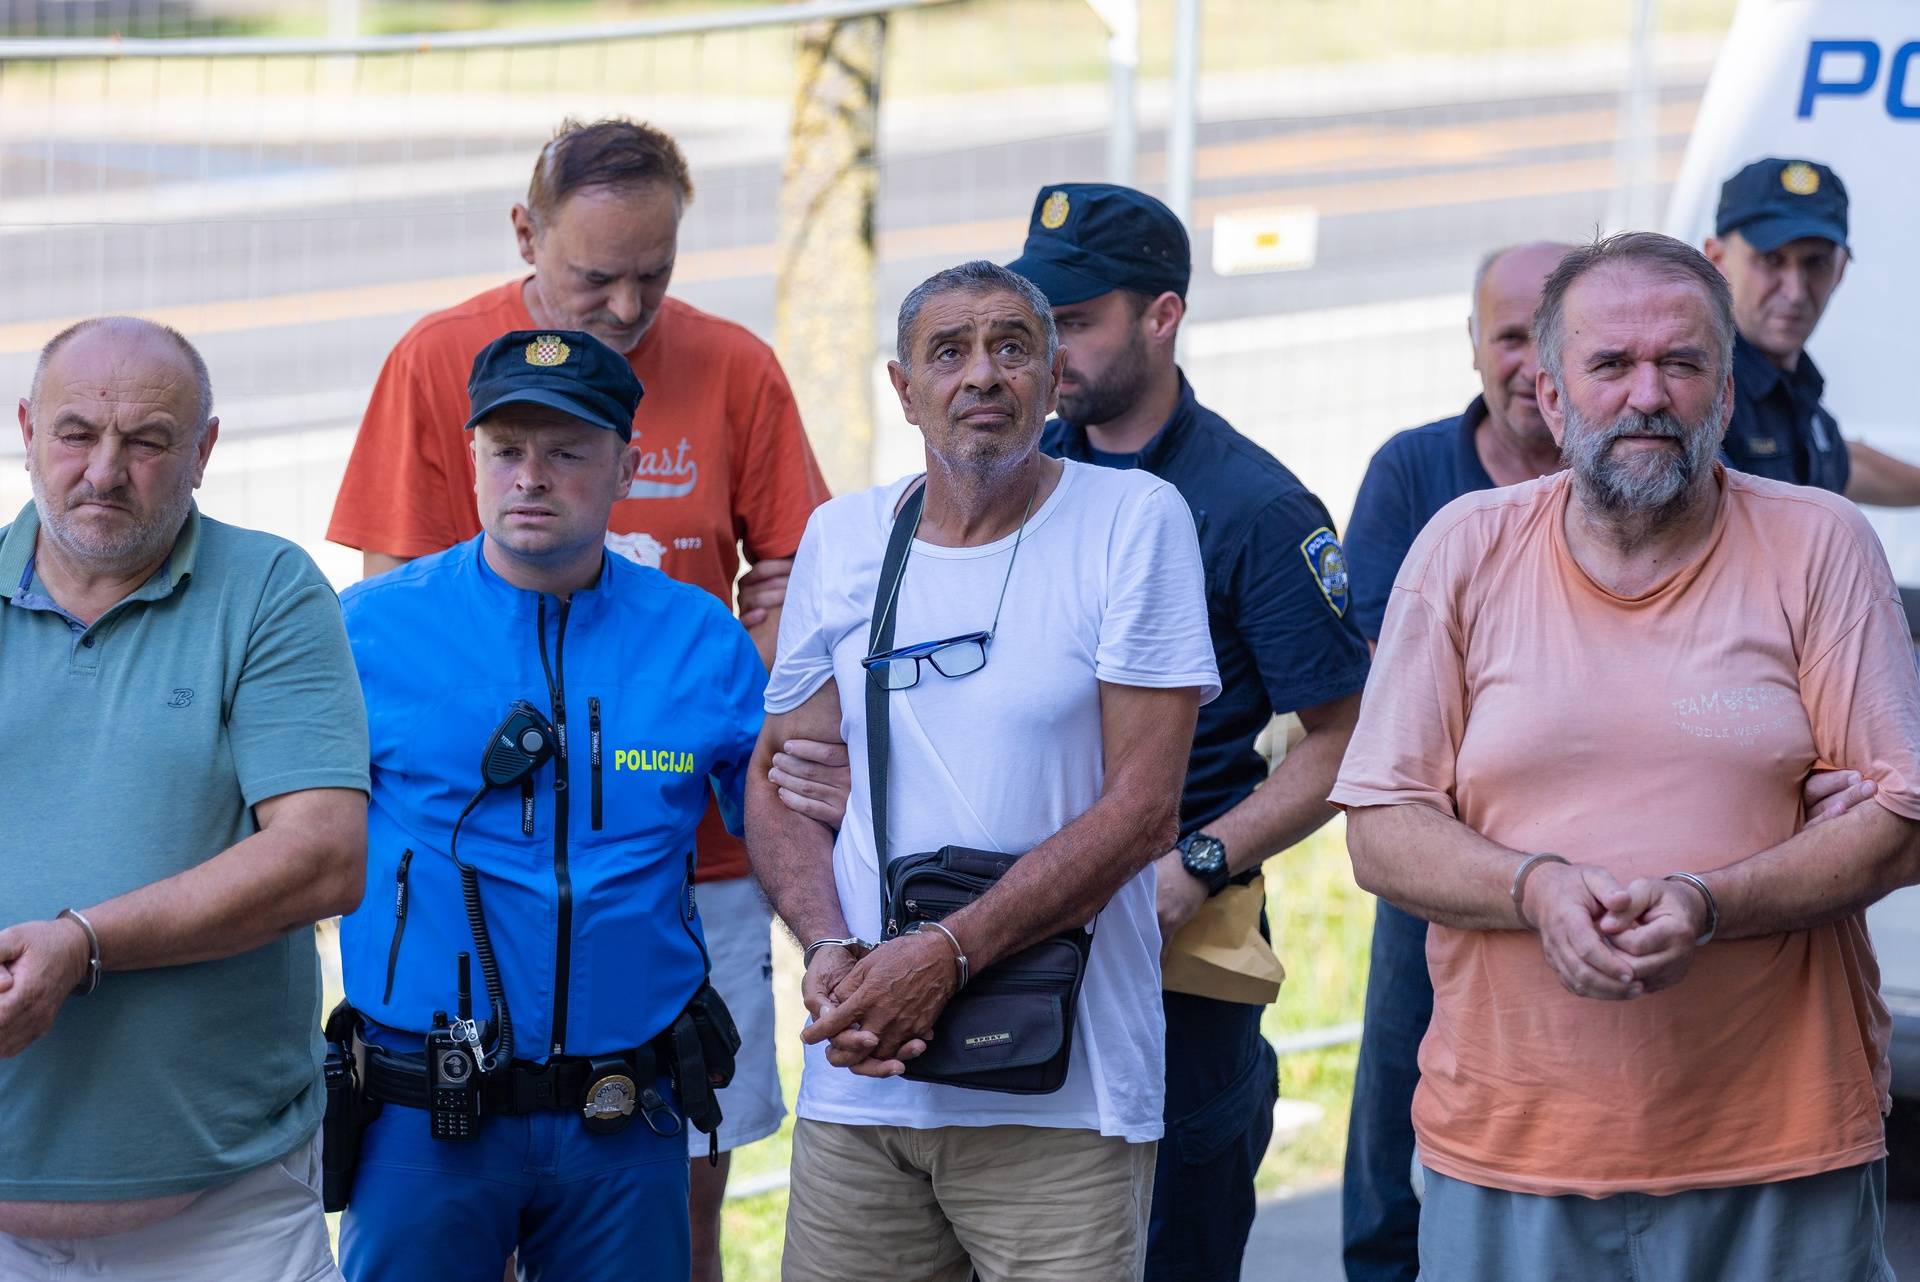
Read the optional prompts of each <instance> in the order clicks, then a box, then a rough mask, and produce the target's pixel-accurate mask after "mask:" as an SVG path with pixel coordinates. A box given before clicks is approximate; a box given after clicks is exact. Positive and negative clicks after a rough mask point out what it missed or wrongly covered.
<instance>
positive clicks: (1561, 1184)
mask: <svg viewBox="0 0 1920 1282" xmlns="http://www.w3.org/2000/svg"><path fill="white" fill-rule="evenodd" d="M1535 330H1536V335H1537V342H1538V346H1539V355H1540V363H1541V372H1540V376H1539V380H1538V389H1539V401H1540V406H1541V409H1542V411H1543V413H1544V414H1545V416H1546V419H1547V422H1548V424H1549V426H1550V427H1551V428H1552V429H1553V432H1554V436H1555V438H1556V439H1557V440H1559V441H1560V443H1561V447H1562V450H1563V452H1564V453H1565V455H1566V457H1567V459H1568V463H1569V467H1568V469H1567V470H1566V471H1564V472H1561V473H1558V474H1556V475H1554V476H1550V477H1545V478H1542V479H1540V480H1537V481H1531V482H1527V483H1525V484H1522V485H1516V486H1511V487H1508V488H1506V489H1501V490H1490V491H1484V492H1480V493H1475V494H1471V495H1468V496H1466V497H1463V498H1461V499H1458V500H1456V501H1455V502H1453V503H1452V504H1449V505H1448V506H1447V507H1446V508H1444V509H1442V510H1441V511H1440V513H1439V514H1438V515H1437V516H1435V517H1434V519H1433V520H1432V521H1431V522H1430V523H1429V524H1428V525H1427V527H1426V529H1425V530H1424V531H1423V532H1422V533H1421V535H1420V537H1419V539H1418V540H1417V541H1416V542H1415V544H1414V546H1413V549H1412V551H1411V552H1410V553H1409V554H1408V556H1407V559H1406V562H1405V564H1404V565H1403V567H1402V569H1401V571H1400V575H1399V578H1398V580H1397V581H1396V582H1395V584H1394V590H1393V599H1392V601H1391V602H1390V604H1389V605H1388V609H1387V616H1386V624H1385V627H1384V629H1383V632H1382V636H1381V641H1380V649H1379V652H1378V655H1377V657H1376V659H1375V666H1374V675H1373V678H1372V680H1371V681H1370V682H1369V683H1368V688H1367V693H1366V699H1365V703H1364V705H1363V707H1362V710H1361V716H1360V724H1359V727H1358V729H1357V730H1356V732H1355V735H1354V738H1353V742H1352V745H1351V747H1350V748H1349V750H1348V753H1347V758H1346V761H1345V763H1344V764H1343V766H1342V769H1341V774H1340V781H1339V783H1338V785H1337V786H1336V787H1335V789H1334V791H1333V795H1332V800H1333V801H1334V802H1335V803H1336V804H1338V805H1340V806H1342V807H1345V808H1346V809H1347V810H1348V812H1349V815H1348V845H1349V847H1350V849H1351V851H1352V854H1353V862H1354V871H1355V875H1356V877H1357V878H1358V879H1359V881H1360V883H1361V884H1362V885H1363V886H1365V887H1366V888H1367V889H1369V890H1372V891H1374V892H1376V893H1377V894H1379V895H1381V896H1382V897H1383V898H1386V899H1389V900H1391V901H1393V902H1394V903H1396V904H1398V905H1400V906H1402V907H1404V908H1406V909H1407V910H1408V911H1411V912H1413V913H1416V914H1417V915H1419V916H1422V917H1425V918H1427V919H1429V920H1430V921H1431V922H1432V923H1433V924H1434V928H1433V930H1432V931H1431V933H1430V935H1429V941H1428V945H1427V957H1428V964H1429V967H1430V969H1431V971H1432V974H1433V983H1434V1014H1433V1022H1432V1025H1431V1027H1430V1029H1429V1031H1428V1033H1427V1037H1426V1040H1425V1041H1424V1043H1423V1044H1422V1046H1421V1050H1420V1069H1421V1081H1420V1086H1419V1090H1418V1092H1417V1093H1416V1095H1415V1099H1414V1130H1415V1133H1416V1135H1417V1136H1418V1139H1419V1157H1420V1161H1421V1163H1422V1164H1423V1166H1424V1167H1425V1183H1426V1205H1425V1208H1424V1211H1423V1213H1422V1216H1421V1221H1420V1225H1421V1227H1420V1267H1421V1276H1422V1278H1423V1279H1424V1280H1425V1282H1451V1280H1453V1279H1463V1280H1465V1279H1474V1280H1476V1282H1477V1280H1478V1279H1484V1278H1527V1279H1529V1280H1530V1282H1532V1280H1535V1279H1550V1278H1569V1279H1586V1278H1594V1277H1626V1276H1632V1277H1636V1278H1642V1279H1647V1280H1648V1282H1658V1280H1660V1279H1673V1282H1715V1280H1724V1282H1736V1280H1737V1282H1746V1280H1747V1279H1755V1278H1769V1279H1772V1278H1786V1277H1796V1278H1797V1277H1819V1278H1822V1279H1834V1280H1836V1282H1843V1280H1844V1282H1852V1280H1859V1282H1867V1280H1869V1279H1872V1280H1875V1282H1877V1280H1878V1279H1882V1278H1890V1277H1891V1276H1892V1274H1891V1272H1890V1270H1889V1269H1888V1267H1887V1264H1886V1259H1885V1254H1884V1251H1883V1249H1882V1246H1881V1236H1882V1221H1883V1219H1884V1209H1885V1160H1884V1159H1885V1154H1886V1146H1885V1139H1884V1127H1883V1121H1882V1116H1883V1114H1884V1112H1885V1111H1886V1109H1887V1107H1888V1102H1889V1101H1888V1096H1887V1082H1888V1077H1887V1059H1886V1046H1887V1037H1888V1018H1887V1012H1886V1009H1885V1007H1884V1006H1883V1005H1882V1004H1881V1002H1880V999H1879V996H1878V991H1877V989H1878V979H1879V976H1878V968H1877V966H1876V965H1875V962H1874V958H1873V950H1872V946H1871V944H1870V943H1869V941H1868V939H1867V934H1866V928H1865V924H1864V921H1863V919H1862V917H1861V912H1862V911H1863V910H1864V909H1865V908H1866V906H1867V905H1868V904H1870V903H1871V902H1873V901H1874V900H1876V899H1878V898H1879V897H1880V896H1882V895H1884V894H1886V893H1887V892H1888V891H1889V890H1892V889H1894V888H1895V887H1897V886H1900V885H1902V884H1905V883H1907V882H1910V881H1913V880H1916V879H1920V843H1916V841H1915V837H1916V834H1917V833H1920V681H1917V680H1916V676H1915V669H1914V659H1913V651H1912V646H1911V642H1910V640H1909V637H1908V635H1907V627H1906V622H1905V618H1904V615H1903V613H1902V611H1901V608H1900V602H1899V597H1898V594H1897V592H1896V590H1895V588H1894V585H1893V579H1892V575H1891V574H1890V572H1889V571H1888V568H1887V564H1886V558H1885V554H1884V553H1883V552H1882V551H1881V549H1880V546H1879V543H1878V541H1877V540H1876V539H1875V537H1874V535H1873V533H1872V531H1871V529H1870V528H1869V527H1868V526H1867V524H1866V522H1865V521H1864V520H1863V519H1862V518H1861V516H1860V514H1859V513H1858V512H1857V511H1856V510H1855V509H1854V508H1853V507H1852V506H1851V505H1849V504H1848V503H1846V502H1845V501H1844V500H1841V499H1838V498H1836V497H1834V496H1832V495H1829V494H1825V493H1823V492H1821V491H1818V490H1812V489H1802V488H1799V487H1795V486H1789V485H1783V484H1779V483H1776V482H1771V481H1765V480H1761V479H1759V478H1755V477H1750V476H1746V475H1744V474H1741V473H1738V472H1730V471H1727V470H1726V469H1724V468H1723V467H1721V466H1720V465H1718V464H1717V463H1716V462H1715V452H1716V450H1717V447H1718V443H1719V440H1720V437H1721V434H1722V432H1723V431H1724V429H1725V425H1726V420H1727V415H1728V410H1729V406H1730V404H1731V396H1732V380H1731V351H1730V349H1731V345H1732V341H1733V332H1734V331H1733V318H1732V311H1731V304H1730V300H1729V298H1728V295H1727V287H1726V285H1725V282H1724V281H1723V280H1722V279H1721V278H1720V276H1719V274H1718V273H1717V272H1715V271H1714V269H1713V268H1712V266H1711V265H1710V264H1709V263H1708V262H1707V261H1706V259H1705V258H1703V257H1701V255H1700V254H1699V253H1698V252H1697V251H1695V250H1693V249H1691V248H1689V247H1687V246H1685V245H1683V244H1681V243H1680V242H1678V241H1674V240H1671V239H1669V238H1667V237H1664V236H1658V235H1654V234H1651V233H1628V234H1624V235H1621V236H1615V237H1612V238H1609V239H1607V240H1604V241H1601V242H1599V243H1598V244H1595V245H1592V246H1589V247H1586V248H1583V249H1579V250H1576V251H1574V252H1573V253H1571V254H1569V255H1568V256H1567V258H1566V259H1565V260H1564V261H1563V262H1562V263H1561V265H1560V267H1559V268H1558V269H1557V270H1556V271H1555V272H1554V273H1553V275H1552V276H1551V277H1549V279H1548V281H1547V284H1546V286H1545V289H1544V290H1543V292H1542V296H1541V302H1540V310H1539V313H1538V315H1537V317H1536V322H1535ZM1842 765H1845V766H1850V767H1854V768H1856V769H1859V770H1860V771H1861V772H1863V773H1864V774H1865V775H1866V776H1867V777H1868V779H1869V780H1871V781H1872V782H1873V784H1874V785H1875V791H1874V793H1873V801H1874V802H1875V803H1877V804H1862V805H1860V806H1857V807H1856V808H1855V809H1853V810H1852V811H1850V812H1848V813H1847V814H1845V815H1843V816H1841V817H1839V818H1837V819H1833V820H1829V821H1827V822H1825V823H1822V824H1819V825H1817V826H1812V827H1806V828H1804V829H1802V826H1801V818H1802V814H1801V784H1802V782H1803V781H1804V780H1805V778H1806V777H1807V775H1808V773H1809V772H1810V771H1813V770H1815V769H1823V768H1830V767H1838V766H1842ZM1569 1195H1572V1196H1569Z"/></svg>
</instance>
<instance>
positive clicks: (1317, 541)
mask: <svg viewBox="0 0 1920 1282" xmlns="http://www.w3.org/2000/svg"><path fill="white" fill-rule="evenodd" d="M1300 555H1301V556H1304V557H1306V558H1307V569H1309V570H1311V571H1312V572H1313V579H1314V582H1315V583H1318V584H1319V585H1320V595H1321V596H1323V597H1325V598H1326V599H1327V607H1328V608H1329V609H1331V610H1332V611H1333V613H1334V617H1335V618H1342V619H1344V618H1345V617H1346V615H1347V554H1346V553H1345V552H1342V551H1341V550H1340V540H1339V539H1337V538H1335V537H1334V536H1333V531H1332V530H1329V529H1328V528H1327V527H1326V526H1324V525H1323V526H1321V527H1320V528H1319V529H1317V530H1315V531H1314V532H1313V533H1312V534H1309V535H1308V536H1307V537H1306V539H1305V541H1303V542H1302V543H1301V544H1300Z"/></svg>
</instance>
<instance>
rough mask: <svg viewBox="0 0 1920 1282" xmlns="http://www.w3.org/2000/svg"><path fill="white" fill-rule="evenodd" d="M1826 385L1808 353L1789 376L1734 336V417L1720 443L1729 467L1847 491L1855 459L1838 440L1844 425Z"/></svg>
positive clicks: (1757, 474) (1737, 336)
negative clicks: (1831, 409) (1827, 402)
mask: <svg viewBox="0 0 1920 1282" xmlns="http://www.w3.org/2000/svg"><path fill="white" fill-rule="evenodd" d="M1826 386H1827V380H1826V379H1825V378H1823V377H1821V375H1820V371H1819V370H1818V369H1817V368H1815V366H1814V363H1813V358H1812V357H1810V356H1808V355H1807V354H1806V353H1805V352H1802V353H1800V360H1799V363H1798V364H1796V365H1795V366H1794V369H1793V372H1792V373H1791V374H1789V373H1787V372H1786V371H1785V370H1783V369H1781V368H1780V367H1779V366H1778V365H1775V364H1774V363H1773V362H1772V361H1770V360H1768V359H1767V358H1766V357H1765V356H1764V355H1762V354H1761V352H1760V349H1759V348H1757V347H1755V346H1754V345H1753V344H1752V343H1749V342H1748V341H1747V340H1746V338H1745V337H1744V336H1741V335H1736V336H1735V337H1734V340H1733V419H1732V421H1731V422H1729V423H1728V424H1727V438H1726V441H1725V443H1724V445H1723V446H1722V450H1723V452H1724V454H1725V456H1726V460H1727V466H1729V467H1733V468H1737V469H1739V470H1740V471H1742V472H1750V473H1752V474H1753V475H1755V476H1766V477H1771V478H1772V479H1774V480H1776V481H1788V482H1791V483H1792V484H1794V485H1815V486H1818V487H1819V488H1821V489H1823V490H1831V491H1832V492H1833V493H1835V494H1844V493H1846V490H1847V478H1848V477H1849V476H1851V475H1852V472H1853V461H1852V458H1851V456H1850V455H1849V454H1848V453H1847V443H1846V442H1845V441H1844V440H1842V439H1841V438H1840V424H1839V423H1837V422H1835V421H1834V417H1833V415H1831V414H1829V413H1827V411H1826V409H1825V408H1823V407H1822V406H1821V404H1820V396H1821V394H1822V393H1823V392H1825V390H1826Z"/></svg>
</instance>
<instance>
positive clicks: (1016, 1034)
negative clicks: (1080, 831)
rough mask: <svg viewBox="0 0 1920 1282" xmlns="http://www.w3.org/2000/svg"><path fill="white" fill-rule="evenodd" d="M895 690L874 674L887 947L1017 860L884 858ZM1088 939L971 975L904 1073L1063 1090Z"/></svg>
mask: <svg viewBox="0 0 1920 1282" xmlns="http://www.w3.org/2000/svg"><path fill="white" fill-rule="evenodd" d="M925 496H926V487H925V486H924V485H922V486H920V487H919V488H917V489H915V490H914V492H913V493H912V494H911V495H910V496H909V497H908V498H907V501H906V503H905V504H904V505H903V506H902V507H901V509H900V514H899V515H898V516H896V517H895V518H894V521H893V533H892V537H891V538H889V539H888V541H887V555H886V559H885V560H884V561H883V562H882V564H881V567H880V587H879V590H878V591H877V592H876V593H875V594H874V617H873V624H872V627H871V629H870V631H869V633H868V637H867V643H868V650H867V652H868V653H869V654H879V653H881V652H882V651H885V650H888V649H891V648H892V646H893V624H894V616H895V614H896V612H897V611H896V609H895V608H894V607H895V603H896V601H897V598H898V596H899V592H900V580H901V578H902V577H904V574H905V569H906V558H907V552H908V549H909V547H910V545H911V544H912V542H913V532H914V528H915V526H916V525H917V524H918V521H919V516H920V507H921V504H922V502H923V501H924V499H925ZM891 697H892V692H891V691H889V690H888V689H887V686H886V676H885V673H884V670H883V669H882V668H879V667H875V668H869V669H868V670H867V779H868V786H869V789H870V792H871V802H872V810H873V847H874V857H875V861H876V863H877V864H878V866H879V869H880V913H881V921H882V930H883V932H884V933H883V934H882V936H881V938H882V939H883V940H889V939H893V938H896V937H897V936H899V935H900V934H901V933H902V932H903V931H905V930H907V929H908V928H909V927H911V926H912V925H913V924H914V923H916V922H927V921H939V920H940V919H941V918H942V917H945V916H946V915H947V914H949V913H953V912H957V911H959V910H960V909H962V908H964V907H966V906H967V905H968V904H970V903H972V902H973V901H974V900H976V899H978V898H980V896H982V895H984V894H985V893H986V892H987V891H988V890H990V889H991V888H992V887H993V884H994V883H995V882H997V881H999V880H1000V877H1001V875H1002V874H1003V873H1005V872H1006V871H1007V869H1009V868H1011V867H1012V866H1013V862H1014V860H1016V859H1018V858H1019V857H1020V856H1019V855H1009V854H1002V853H999V852H996V851H991V850H972V849H969V848H968V847H965V846H942V847H941V848H940V849H938V850H935V851H931V852H928V853H925V854H918V855H904V856H902V857H901V858H899V859H894V860H889V859H888V858H887V758H888V755H889V749H890V746H891V741H892V717H891V702H890V700H891ZM1092 948H1093V936H1092V935H1091V934H1090V933H1089V932H1088V931H1085V930H1081V929H1078V928H1075V929H1072V930H1065V931H1062V932H1060V933H1059V934H1057V935H1052V936H1050V937H1048V938H1046V939H1043V940H1041V941H1040V942H1039V943H1037V944H1034V945H1032V946H1031V947H1029V948H1025V949H1022V950H1021V951H1020V952H1017V953H1014V954H1013V955H1012V956H1010V957H1006V958H1003V959H1002V960H1000V961H998V962H995V963H994V964H993V965H991V966H989V967H987V968H986V969H985V970H983V971H981V972H979V973H978V974H976V975H974V976H973V977H972V979H971V980H970V981H969V982H968V984H967V986H966V987H965V988H963V989H961V990H960V991H959V992H957V993H955V994H954V995H953V998H952V1000H951V1001H949V1002H948V1003H947V1005H946V1009H944V1010H942V1011H941V1012H940V1016H939V1018H938V1019H937V1020H935V1021H934V1026H933V1040H932V1041H931V1042H929V1043H928V1045H927V1049H926V1053H925V1054H923V1055H921V1056H919V1057H918V1058H917V1059H911V1060H908V1061H907V1076H908V1077H910V1078H913V1079H915V1080H917V1081H923V1082H940V1083H943V1084H945V1085H948V1086H962V1087H966V1088H968V1089H970V1090H977V1091H1003V1092H1007V1093H1010V1094H1015V1095H1045V1094H1049V1093H1050V1092H1053V1091H1057V1090H1059V1089H1060V1088H1061V1087H1062V1086H1063V1085H1065V1084H1066V1080H1067V1064H1068V1061H1069V1059H1070V1058H1071V1057H1072V1053H1073V1012H1074V1007H1075V1006H1076V1005H1077V1004H1078V1001H1079V997H1080V983H1081V980H1082V979H1084V978H1085V976H1086V972H1087V959H1088V957H1089V956H1090V954H1091V952H1092Z"/></svg>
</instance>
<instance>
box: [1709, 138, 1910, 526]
mask: <svg viewBox="0 0 1920 1282" xmlns="http://www.w3.org/2000/svg"><path fill="white" fill-rule="evenodd" d="M1704 248H1705V251H1706V255H1707V257H1708V258H1710V259H1712V260H1713V263H1714V265H1715V266H1717V267H1718V268H1719V269H1720V271H1721V273H1722V274H1723V275H1725V276H1726V278H1727V282H1728V284H1729V285H1730V286H1731V287H1732V290H1733V316H1734V323H1735V325H1736V327H1737V328H1738V330H1739V333H1738V335H1737V336H1736V337H1735V339H1734V347H1733V379H1734V409H1733V420H1732V422H1731V423H1729V424H1728V426H1727V435H1726V442H1725V446H1724V449H1725V455H1726V461H1727V463H1728V464H1729V466H1732V467H1735V468H1738V469H1739V470H1740V471H1743V472H1751V473H1753V474H1754V475H1756V476H1767V477H1772V478H1773V479H1775V480H1780V481H1789V482H1792V483H1793V484H1795V485H1814V486H1818V487H1819V488H1821V489H1823V490H1831V491H1833V492H1834V493H1835V494H1844V495H1846V496H1847V497H1848V498H1850V499H1852V500H1853V501H1854V502H1856V503H1872V504H1879V505H1883V506H1889V507H1908V506H1913V505H1915V504H1920V468H1916V467H1914V466H1912V465H1911V464H1908V463H1904V462H1902V461H1901V460H1899V459H1896V458H1894V457H1892V456H1891V455H1889V454H1884V453H1882V452H1881V451H1879V450H1876V449H1874V448H1873V447H1872V446H1870V445H1865V444H1862V443H1861V442H1859V441H1851V442H1850V441H1847V440H1846V439H1844V438H1843V437H1842V436H1841V435H1840V425H1839V424H1838V423H1837V422H1836V421H1835V420H1834V417H1833V415H1832V414H1831V413H1829V412H1828V411H1827V409H1826V407H1825V406H1824V405H1822V404H1821V397H1822V395H1823V393H1824V392H1825V390H1826V380H1825V379H1824V378H1822V377H1821V374H1820V371H1819V370H1818V369H1817V368H1816V367H1815V366H1814V363H1813V358H1812V357H1810V356H1808V355H1807V352H1806V345H1807V340H1808V339H1809V338H1810V337H1811V336H1812V334H1813V330H1814V327H1815V326H1816V325H1818V324H1819V323H1820V317H1821V314H1822V313H1823V312H1825V311H1826V307H1827V302H1828V300H1829V299H1831V298H1832V297H1833V292H1834V290H1836V289H1838V288H1839V286H1840V281H1841V279H1842V278H1843V277H1844V276H1845V275H1846V270H1847V264H1848V260H1849V258H1850V257H1851V253H1850V250H1849V249H1848V246H1847V189H1846V187H1845V185H1844V184H1842V183H1841V181H1840V177H1839V175H1838V174H1835V173H1834V172H1833V170H1831V169H1829V168H1827V166H1825V165H1822V164H1819V163H1818V162H1816V161H1811V160H1790V159H1782V158H1780V157H1777V156H1770V157H1768V158H1766V159H1764V160H1756V161H1754V162H1753V163H1752V164H1750V165H1748V166H1747V167H1746V168H1744V169H1742V170H1741V171H1740V172H1739V173H1737V174H1735V175H1734V176H1733V177H1731V178H1729V179H1727V181H1726V183H1725V184H1724V185H1722V187H1721V188H1720V206H1719V210H1718V212H1717V214H1716V215H1715V218H1714V234H1713V235H1712V236H1711V237H1709V238H1708V239H1707V242H1706V245H1705V247H1704Z"/></svg>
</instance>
